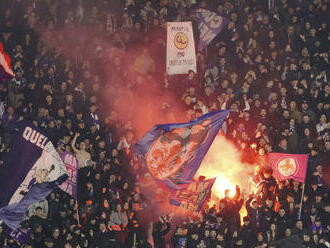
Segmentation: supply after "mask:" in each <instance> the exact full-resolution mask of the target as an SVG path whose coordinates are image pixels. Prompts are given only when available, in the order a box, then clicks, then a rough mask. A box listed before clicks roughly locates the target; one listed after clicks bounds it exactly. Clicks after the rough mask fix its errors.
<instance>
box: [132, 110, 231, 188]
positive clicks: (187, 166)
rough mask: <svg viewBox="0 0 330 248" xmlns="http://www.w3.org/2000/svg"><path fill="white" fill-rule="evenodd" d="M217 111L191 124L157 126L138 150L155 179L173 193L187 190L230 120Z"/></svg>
mask: <svg viewBox="0 0 330 248" xmlns="http://www.w3.org/2000/svg"><path fill="white" fill-rule="evenodd" d="M228 113H229V110H224V111H215V112H211V113H208V114H205V115H202V116H200V117H199V118H197V119H195V120H192V121H190V122H187V123H173V124H161V125H155V126H154V127H153V128H152V129H151V130H150V131H149V132H148V133H147V134H146V135H145V136H144V137H143V138H142V139H141V140H140V141H139V142H138V143H137V144H136V145H135V146H134V149H133V150H134V153H135V154H136V155H138V156H139V157H140V158H142V160H143V162H144V164H145V165H146V167H147V168H148V170H149V172H150V173H151V175H152V176H153V177H154V179H155V180H157V181H158V182H163V183H165V185H166V186H168V187H169V188H170V189H182V188H186V185H185V184H186V183H188V182H190V181H191V180H192V179H193V177H194V176H195V174H196V172H197V170H198V168H199V166H200V164H201V162H202V160H203V158H204V156H205V155H206V153H207V151H208V150H209V148H210V146H211V144H212V142H213V140H214V138H215V137H216V135H217V134H218V132H219V130H220V128H221V127H222V124H223V123H224V121H225V119H226V118H227V116H228Z"/></svg>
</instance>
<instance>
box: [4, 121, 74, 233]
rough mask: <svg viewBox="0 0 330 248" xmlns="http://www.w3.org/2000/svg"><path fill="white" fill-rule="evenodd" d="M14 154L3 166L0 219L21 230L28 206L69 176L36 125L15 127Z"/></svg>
mask: <svg viewBox="0 0 330 248" xmlns="http://www.w3.org/2000/svg"><path fill="white" fill-rule="evenodd" d="M13 130H15V135H14V137H13V141H12V143H11V144H10V151H9V153H8V154H7V156H6V157H5V158H4V160H3V164H2V165H0V189H1V190H0V219H1V220H2V221H3V222H4V223H5V224H7V226H9V227H10V228H11V229H13V230H17V228H18V227H19V225H20V223H21V221H22V219H23V217H24V214H25V212H26V211H27V209H28V207H29V206H30V205H31V204H33V203H35V202H39V201H41V200H43V199H45V198H46V197H47V196H48V195H49V194H50V193H51V192H52V190H53V189H54V188H55V187H57V186H58V185H60V184H61V183H62V182H63V181H65V180H66V179H67V177H68V175H67V171H66V169H65V166H64V164H63V162H62V160H61V158H60V156H59V154H58V153H57V151H56V149H55V147H54V145H53V144H52V142H51V141H50V140H49V139H48V138H47V136H46V135H45V134H44V133H43V131H42V130H40V129H38V128H37V127H35V126H34V125H33V124H32V123H29V122H26V121H22V122H19V123H17V124H16V125H15V127H13Z"/></svg>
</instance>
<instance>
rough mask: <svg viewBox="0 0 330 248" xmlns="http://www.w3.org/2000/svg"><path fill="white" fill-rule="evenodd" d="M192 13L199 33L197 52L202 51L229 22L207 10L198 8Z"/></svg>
mask: <svg viewBox="0 0 330 248" xmlns="http://www.w3.org/2000/svg"><path fill="white" fill-rule="evenodd" d="M194 13H195V16H196V18H197V22H198V29H199V32H200V35H199V43H198V51H202V50H204V48H205V47H206V46H207V45H208V44H210V43H211V41H212V40H213V39H214V38H215V37H216V36H217V35H218V34H219V33H220V32H221V31H222V30H223V29H224V27H225V26H226V25H227V24H228V22H229V20H228V19H227V18H225V17H223V16H221V15H219V14H217V13H215V12H212V11H210V10H207V9H202V8H198V9H196V10H195V11H194Z"/></svg>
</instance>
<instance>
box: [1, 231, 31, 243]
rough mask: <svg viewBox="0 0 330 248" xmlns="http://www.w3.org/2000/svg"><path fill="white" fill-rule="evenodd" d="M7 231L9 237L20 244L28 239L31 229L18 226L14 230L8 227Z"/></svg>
mask: <svg viewBox="0 0 330 248" xmlns="http://www.w3.org/2000/svg"><path fill="white" fill-rule="evenodd" d="M7 233H8V235H9V236H10V237H12V238H13V239H16V240H17V241H19V242H20V243H21V244H25V243H26V242H27V241H28V240H29V238H30V234H31V233H32V230H31V229H25V228H20V227H19V228H17V229H16V230H12V229H11V228H8V230H7Z"/></svg>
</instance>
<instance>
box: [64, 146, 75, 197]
mask: <svg viewBox="0 0 330 248" xmlns="http://www.w3.org/2000/svg"><path fill="white" fill-rule="evenodd" d="M61 159H62V161H63V163H64V164H65V167H66V170H67V172H68V174H69V177H68V179H67V180H66V181H65V182H63V183H62V184H61V185H60V189H62V190H63V191H64V192H66V193H68V194H69V195H71V196H72V197H73V198H75V199H77V176H78V160H77V158H76V156H75V155H73V154H72V153H70V152H63V153H62V154H61Z"/></svg>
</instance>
